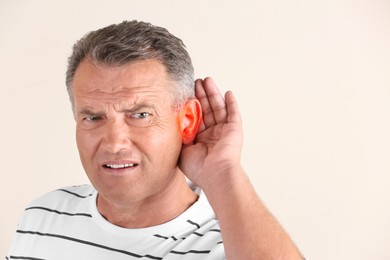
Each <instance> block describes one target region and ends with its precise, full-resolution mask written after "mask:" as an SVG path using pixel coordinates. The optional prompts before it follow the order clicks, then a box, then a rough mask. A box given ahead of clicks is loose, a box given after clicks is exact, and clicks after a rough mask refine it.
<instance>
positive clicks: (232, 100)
mask: <svg viewBox="0 0 390 260" xmlns="http://www.w3.org/2000/svg"><path fill="white" fill-rule="evenodd" d="M225 101H226V107H227V113H228V115H227V121H228V123H239V124H241V123H242V119H241V114H240V111H239V109H238V103H237V100H236V97H235V96H234V94H233V92H232V91H228V92H226V94H225Z"/></svg>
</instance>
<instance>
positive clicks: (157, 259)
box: [16, 230, 162, 260]
mask: <svg viewBox="0 0 390 260" xmlns="http://www.w3.org/2000/svg"><path fill="white" fill-rule="evenodd" d="M16 232H17V233H21V234H29V235H38V236H46V237H55V238H60V239H65V240H69V241H73V242H77V243H80V244H85V245H89V246H94V247H98V248H102V249H106V250H109V251H113V252H117V253H121V254H125V255H129V256H133V257H136V258H142V257H146V258H149V259H156V260H161V259H162V257H157V256H151V255H138V254H135V253H132V252H128V251H125V250H120V249H116V248H112V247H108V246H104V245H99V244H96V243H93V242H89V241H85V240H81V239H77V238H73V237H67V236H62V235H57V234H49V233H41V232H35V231H24V230H17V231H16Z"/></svg>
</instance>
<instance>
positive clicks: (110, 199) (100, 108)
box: [73, 60, 201, 228]
mask: <svg viewBox="0 0 390 260" xmlns="http://www.w3.org/2000/svg"><path fill="white" fill-rule="evenodd" d="M173 84H174V83H173V82H172V81H170V80H169V79H168V76H167V74H166V71H165V68H164V66H163V65H162V64H161V63H159V62H157V61H153V60H149V61H142V62H137V63H133V64H130V65H127V66H121V67H102V66H97V65H95V64H93V63H91V62H89V61H88V60H85V61H83V62H81V64H80V65H79V67H78V68H77V70H76V73H75V77H74V81H73V95H74V110H75V119H76V138H77V145H78V149H79V153H80V158H81V161H82V164H83V166H84V168H85V171H86V173H87V175H88V177H89V179H90V180H91V182H92V184H93V185H94V187H95V188H96V189H97V191H98V192H99V196H98V209H99V211H100V213H101V214H102V215H103V216H105V217H106V218H107V219H108V220H109V221H110V222H112V223H113V224H116V225H119V226H122V227H128V228H139V227H147V226H153V225H158V224H161V223H164V222H167V221H169V220H171V219H173V218H175V217H177V216H178V215H179V214H180V213H182V212H183V211H184V210H186V209H187V208H188V207H189V206H190V205H192V204H193V203H194V202H195V201H196V199H197V195H196V194H195V193H194V192H193V191H192V190H191V189H189V187H188V185H187V184H186V181H185V179H184V175H183V173H182V172H181V171H180V169H179V168H178V167H177V161H178V158H179V155H180V152H181V148H182V143H183V142H189V141H190V140H192V139H193V138H194V136H195V134H196V130H197V127H198V126H199V123H197V122H199V119H200V116H201V115H200V113H201V112H200V105H199V102H198V101H197V100H196V99H193V100H190V101H188V102H187V103H186V104H184V106H182V108H181V109H180V110H179V109H177V108H176V109H175V103H174V100H173V96H172V90H173ZM196 111H197V113H198V114H196ZM192 112H194V113H195V114H194V113H192ZM191 113H192V114H194V115H195V116H194V115H188V114H191ZM196 116H197V117H198V118H196ZM191 135H192V136H191ZM191 138H192V139H191ZM162 149H163V150H164V152H162ZM123 164H128V165H131V164H134V166H131V167H125V168H119V169H113V168H109V167H107V166H108V165H117V166H120V165H123ZM172 201H175V202H176V203H171V202H172ZM156 216H157V217H156Z"/></svg>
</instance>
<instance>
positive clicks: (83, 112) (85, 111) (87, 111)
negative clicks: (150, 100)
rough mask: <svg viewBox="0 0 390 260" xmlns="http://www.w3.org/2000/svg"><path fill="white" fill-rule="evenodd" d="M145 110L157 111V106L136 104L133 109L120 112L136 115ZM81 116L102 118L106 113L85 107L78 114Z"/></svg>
mask: <svg viewBox="0 0 390 260" xmlns="http://www.w3.org/2000/svg"><path fill="white" fill-rule="evenodd" d="M144 108H147V109H155V106H154V105H153V104H145V103H141V104H134V106H133V107H132V108H125V109H122V110H120V111H119V112H123V113H134V112H136V111H139V110H142V109H144ZM78 114H79V115H96V116H102V115H105V114H106V112H104V111H101V110H100V111H99V110H98V111H93V110H92V109H91V108H88V107H85V108H82V109H81V110H80V111H79V112H78Z"/></svg>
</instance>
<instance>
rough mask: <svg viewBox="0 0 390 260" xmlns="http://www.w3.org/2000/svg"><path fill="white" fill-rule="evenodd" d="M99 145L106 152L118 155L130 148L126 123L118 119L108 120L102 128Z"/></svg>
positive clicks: (128, 130)
mask: <svg viewBox="0 0 390 260" xmlns="http://www.w3.org/2000/svg"><path fill="white" fill-rule="evenodd" d="M101 145H102V146H103V149H104V150H105V151H106V152H109V153H113V154H116V153H119V152H121V151H122V150H126V149H129V147H130V146H131V140H130V129H129V126H128V125H127V124H126V122H124V121H122V120H120V119H111V120H108V121H107V122H106V124H105V128H104V138H103V140H102V143H101Z"/></svg>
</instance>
